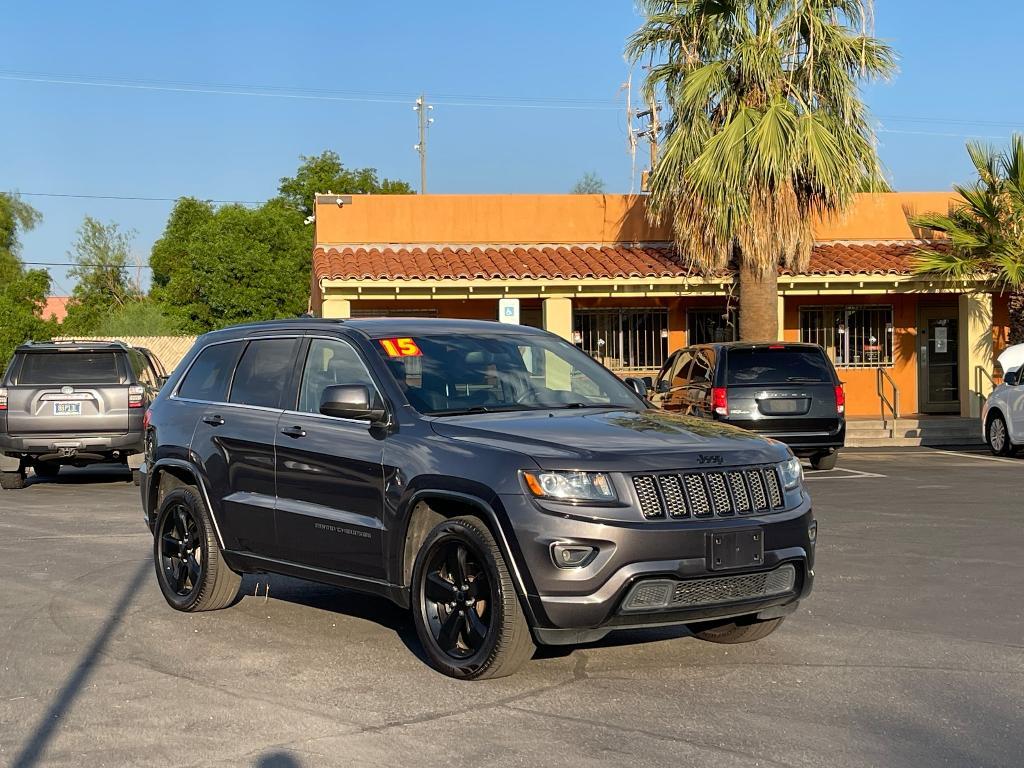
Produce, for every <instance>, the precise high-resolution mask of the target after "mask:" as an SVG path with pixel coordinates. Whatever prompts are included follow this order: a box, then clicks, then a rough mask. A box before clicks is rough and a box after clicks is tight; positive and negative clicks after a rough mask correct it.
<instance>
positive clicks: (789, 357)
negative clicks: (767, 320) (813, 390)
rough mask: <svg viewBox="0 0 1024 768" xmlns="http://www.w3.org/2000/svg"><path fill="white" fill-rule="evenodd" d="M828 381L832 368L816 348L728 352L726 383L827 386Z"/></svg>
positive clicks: (830, 379) (823, 354)
mask: <svg viewBox="0 0 1024 768" xmlns="http://www.w3.org/2000/svg"><path fill="white" fill-rule="evenodd" d="M832 381H833V377H832V367H831V366H830V365H829V362H828V359H827V358H826V357H825V353H824V352H822V351H821V350H820V349H808V348H793V347H788V348H787V347H780V348H775V349H773V348H771V347H767V348H764V349H731V350H729V373H728V377H727V383H728V384H790V383H794V382H796V383H808V384H815V383H829V384H831V383H832Z"/></svg>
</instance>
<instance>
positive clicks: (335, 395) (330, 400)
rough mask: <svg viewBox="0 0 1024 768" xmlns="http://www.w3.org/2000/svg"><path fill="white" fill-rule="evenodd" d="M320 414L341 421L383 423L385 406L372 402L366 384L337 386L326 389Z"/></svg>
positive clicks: (322, 395) (321, 398)
mask: <svg viewBox="0 0 1024 768" xmlns="http://www.w3.org/2000/svg"><path fill="white" fill-rule="evenodd" d="M320 413H322V414H323V415H324V416H335V417H337V418H339V419H358V420H359V421H371V422H372V421H381V420H382V419H383V418H384V414H385V411H384V406H383V405H381V404H380V403H379V402H372V403H371V402H370V389H369V387H367V386H366V385H365V384H336V385H334V386H332V387H325V388H324V391H323V394H321V395H320Z"/></svg>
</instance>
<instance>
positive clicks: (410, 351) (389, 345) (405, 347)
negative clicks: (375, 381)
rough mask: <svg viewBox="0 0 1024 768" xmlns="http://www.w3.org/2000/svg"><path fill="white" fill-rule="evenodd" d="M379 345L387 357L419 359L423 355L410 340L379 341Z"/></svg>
mask: <svg viewBox="0 0 1024 768" xmlns="http://www.w3.org/2000/svg"><path fill="white" fill-rule="evenodd" d="M380 345H381V346H382V347H384V351H385V352H387V353H388V357H420V356H421V355H422V354H423V353H422V352H421V351H420V348H419V347H418V346H417V345H416V342H415V341H413V340H412V339H410V338H404V339H381V340H380Z"/></svg>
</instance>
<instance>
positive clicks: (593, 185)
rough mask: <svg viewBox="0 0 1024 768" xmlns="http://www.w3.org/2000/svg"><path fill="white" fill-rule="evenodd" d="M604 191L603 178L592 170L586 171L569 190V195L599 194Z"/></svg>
mask: <svg viewBox="0 0 1024 768" xmlns="http://www.w3.org/2000/svg"><path fill="white" fill-rule="evenodd" d="M603 192H604V179H602V178H601V177H600V176H598V175H597V174H596V173H594V172H593V171H587V172H586V173H584V174H583V175H582V176H580V177H579V179H577V180H576V183H575V184H573V185H572V189H570V190H569V194H570V195H600V194H602V193H603Z"/></svg>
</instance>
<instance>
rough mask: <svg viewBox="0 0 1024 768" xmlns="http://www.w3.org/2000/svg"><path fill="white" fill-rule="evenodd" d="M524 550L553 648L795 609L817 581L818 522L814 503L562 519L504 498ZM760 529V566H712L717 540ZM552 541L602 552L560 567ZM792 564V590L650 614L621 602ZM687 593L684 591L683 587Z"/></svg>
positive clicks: (531, 596)
mask: <svg viewBox="0 0 1024 768" xmlns="http://www.w3.org/2000/svg"><path fill="white" fill-rule="evenodd" d="M502 504H503V506H504V508H505V511H506V513H507V514H508V516H509V518H510V521H511V523H512V530H513V531H515V536H516V541H517V544H518V550H519V552H518V553H517V555H518V559H519V560H520V561H521V562H520V563H518V564H517V565H518V566H519V568H521V569H522V568H525V570H526V571H527V572H528V574H529V579H528V580H526V583H527V585H528V586H527V594H526V599H527V601H528V603H529V606H530V609H531V611H532V613H533V619H534V621H533V623H534V632H535V635H536V637H537V639H538V640H539V641H540V642H542V643H547V644H562V643H579V642H590V641H594V640H599V639H600V638H601V637H603V636H604V635H605V634H607V633H608V632H610V631H612V630H613V629H628V628H636V627H650V626H663V625H667V624H688V623H693V622H700V621H706V620H710V619H718V618H726V617H731V616H747V615H758V616H759V617H760V618H773V617H775V616H781V615H785V614H786V613H788V612H790V611H792V610H794V609H795V607H796V604H797V603H798V602H799V601H800V600H801V599H802V598H804V597H806V596H807V595H808V594H810V591H811V588H812V585H813V580H814V571H813V568H814V543H813V541H812V540H811V533H810V527H811V525H812V524H813V523H814V515H813V512H812V510H811V504H810V499H809V498H808V497H807V496H806V495H803V498H802V502H801V504H800V505H799V506H797V507H796V508H794V509H791V510H788V511H785V512H777V513H772V514H764V515H751V516H746V517H726V518H707V519H700V520H693V519H690V520H681V521H678V522H676V521H638V522H636V523H622V524H618V523H609V522H596V521H592V520H584V519H576V518H573V517H569V516H565V515H563V516H556V515H552V514H550V513H548V512H543V511H541V510H540V509H539V508H538V507H537V505H535V504H534V503H533V501H532V499H529V498H527V497H525V496H502ZM752 529H759V530H761V531H763V534H764V538H763V541H764V558H763V562H762V565H760V566H759V567H756V568H738V569H727V570H721V569H719V570H716V569H714V568H712V567H711V564H710V563H709V561H708V553H709V551H710V549H709V537H712V536H713V535H714V534H715V533H723V532H725V533H729V532H738V531H744V530H752ZM553 543H570V544H580V545H586V546H593V547H596V548H597V550H598V554H597V555H596V556H595V557H594V558H593V559H592V560H591V561H590V562H589V563H588V564H587V565H585V566H584V567H580V568H559V567H557V566H556V565H555V564H554V561H553V559H552V555H551V546H552V544H553ZM784 564H791V565H792V567H793V569H794V571H795V573H794V578H793V583H792V588H791V589H788V590H787V591H785V592H784V593H773V594H769V595H762V596H756V595H755V596H749V595H748V596H744V597H740V598H731V597H730V598H728V599H724V600H722V601H718V602H702V603H701V604H699V605H685V606H683V607H676V608H669V609H665V610H656V611H648V612H637V611H630V610H628V609H626V608H625V606H624V605H623V603H624V601H625V599H626V597H627V595H628V594H629V593H630V592H631V590H632V589H633V588H634V586H635V585H636V584H637V583H642V582H644V581H651V582H655V581H656V582H664V581H665V580H670V581H672V582H673V583H685V584H687V585H694V586H696V585H697V582H701V581H704V580H717V579H722V578H723V577H731V576H739V575H743V574H758V573H767V572H775V571H776V570H777V569H778V568H779V567H780V566H782V565H784ZM681 590H685V587H682V588H681Z"/></svg>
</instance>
